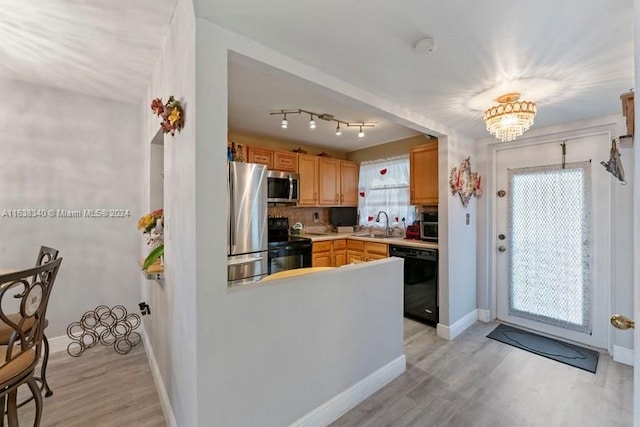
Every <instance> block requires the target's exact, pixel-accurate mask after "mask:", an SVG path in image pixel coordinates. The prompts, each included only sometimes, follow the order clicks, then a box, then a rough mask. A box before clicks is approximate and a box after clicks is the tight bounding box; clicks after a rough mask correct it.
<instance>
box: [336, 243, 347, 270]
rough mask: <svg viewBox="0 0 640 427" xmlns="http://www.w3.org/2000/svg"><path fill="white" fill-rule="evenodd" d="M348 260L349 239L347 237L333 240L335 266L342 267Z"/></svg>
mask: <svg viewBox="0 0 640 427" xmlns="http://www.w3.org/2000/svg"><path fill="white" fill-rule="evenodd" d="M345 264H348V262H347V241H346V240H345V239H340V240H334V241H333V267H341V266H343V265H345Z"/></svg>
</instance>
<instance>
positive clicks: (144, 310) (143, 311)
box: [138, 301, 151, 316]
mask: <svg viewBox="0 0 640 427" xmlns="http://www.w3.org/2000/svg"><path fill="white" fill-rule="evenodd" d="M138 307H140V313H141V314H142V315H143V316H144V315H146V314H151V307H149V304H147V303H146V302H144V301H142V302H141V303H139V304H138Z"/></svg>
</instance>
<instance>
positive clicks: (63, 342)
mask: <svg viewBox="0 0 640 427" xmlns="http://www.w3.org/2000/svg"><path fill="white" fill-rule="evenodd" d="M47 339H48V340H49V353H59V352H61V351H67V347H68V346H69V344H71V343H72V342H73V340H72V339H71V338H69V337H68V336H67V335H61V336H59V337H53V338H47Z"/></svg>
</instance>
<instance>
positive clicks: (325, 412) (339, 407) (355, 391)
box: [290, 354, 407, 427]
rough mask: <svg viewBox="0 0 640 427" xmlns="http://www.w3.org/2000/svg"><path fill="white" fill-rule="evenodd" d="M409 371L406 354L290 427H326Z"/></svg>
mask: <svg viewBox="0 0 640 427" xmlns="http://www.w3.org/2000/svg"><path fill="white" fill-rule="evenodd" d="M406 369H407V360H406V358H405V356H404V354H403V355H402V356H400V357H398V358H397V359H395V360H392V361H391V362H389V363H387V364H386V365H384V366H383V367H382V368H380V369H378V370H377V371H375V372H374V373H372V374H371V375H369V376H367V377H366V378H364V379H362V380H361V381H358V382H357V383H356V384H354V385H353V386H351V387H349V388H348V389H346V390H345V391H343V392H342V393H340V394H338V395H337V396H335V397H333V398H331V399H330V400H328V401H327V402H325V403H323V404H322V405H320V406H318V407H317V408H316V409H314V410H313V411H311V412H309V413H308V414H307V415H305V416H304V417H302V418H300V419H299V420H298V421H296V422H294V423H293V424H291V426H290V427H316V426H318V427H324V426H327V425H329V424H331V423H332V422H333V421H335V420H337V419H338V418H340V417H341V416H342V415H344V414H346V413H347V412H348V411H349V410H350V409H352V408H353V407H355V406H356V405H358V404H359V403H360V402H362V401H363V400H365V399H366V398H367V397H369V396H371V395H372V394H373V393H375V392H376V391H378V390H380V389H381V388H382V387H384V386H385V385H387V384H388V383H390V382H391V381H392V380H393V379H395V378H396V377H398V376H399V375H402V373H403V372H404V371H405V370H406Z"/></svg>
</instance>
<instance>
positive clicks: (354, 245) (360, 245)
mask: <svg viewBox="0 0 640 427" xmlns="http://www.w3.org/2000/svg"><path fill="white" fill-rule="evenodd" d="M364 261H365V259H364V242H363V241H361V240H347V264H351V263H354V262H364Z"/></svg>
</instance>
